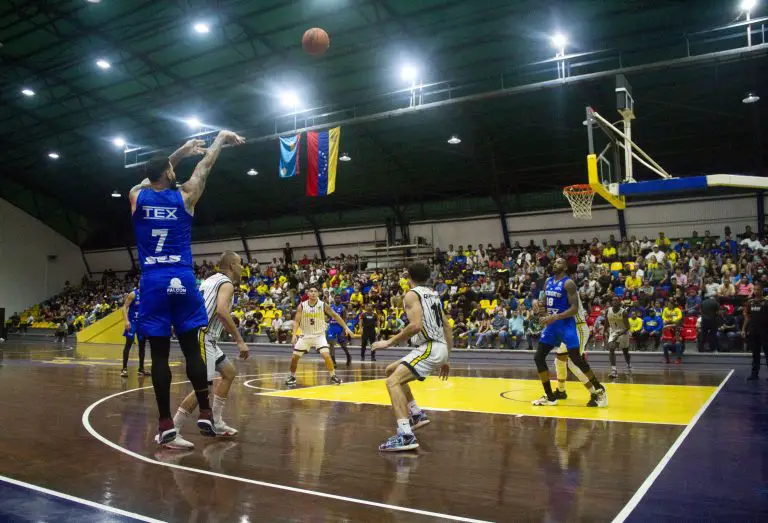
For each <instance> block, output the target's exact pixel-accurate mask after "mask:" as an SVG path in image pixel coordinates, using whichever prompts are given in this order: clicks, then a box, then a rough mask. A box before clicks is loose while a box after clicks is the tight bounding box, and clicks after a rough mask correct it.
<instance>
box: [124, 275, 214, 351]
mask: <svg viewBox="0 0 768 523" xmlns="http://www.w3.org/2000/svg"><path fill="white" fill-rule="evenodd" d="M139 288H140V289H141V307H140V309H139V325H138V332H139V334H141V335H142V336H170V335H171V326H173V328H174V329H175V330H176V334H177V335H179V334H183V333H185V332H188V331H191V330H192V329H195V328H197V327H205V326H207V325H208V315H207V314H206V312H205V304H204V303H203V296H202V294H200V291H199V290H198V289H197V282H196V281H195V275H194V273H193V272H192V269H188V268H171V269H168V268H163V269H156V270H152V271H147V272H144V273H143V274H142V276H141V282H140V284H139Z"/></svg>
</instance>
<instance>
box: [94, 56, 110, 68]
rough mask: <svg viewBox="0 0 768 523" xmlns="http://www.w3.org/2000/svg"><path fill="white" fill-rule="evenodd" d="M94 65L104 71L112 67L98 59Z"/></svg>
mask: <svg viewBox="0 0 768 523" xmlns="http://www.w3.org/2000/svg"><path fill="white" fill-rule="evenodd" d="M96 65H97V66H98V67H99V68H101V69H104V70H107V69H109V68H110V67H112V64H110V63H109V62H107V61H106V60H104V59H103V58H99V59H98V60H96Z"/></svg>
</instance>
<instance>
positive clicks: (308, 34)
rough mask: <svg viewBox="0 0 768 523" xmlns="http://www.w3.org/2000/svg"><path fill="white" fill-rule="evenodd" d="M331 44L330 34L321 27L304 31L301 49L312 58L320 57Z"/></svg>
mask: <svg viewBox="0 0 768 523" xmlns="http://www.w3.org/2000/svg"><path fill="white" fill-rule="evenodd" d="M330 43H331V40H330V39H329V38H328V33H326V32H325V31H324V30H322V29H320V28H319V27H313V28H312V29H307V30H306V31H304V36H302V37H301V47H302V48H303V49H304V52H305V53H307V54H311V55H312V56H320V55H321V54H323V53H325V51H326V50H327V49H328V46H329V45H330Z"/></svg>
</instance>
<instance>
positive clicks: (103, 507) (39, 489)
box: [0, 476, 163, 523]
mask: <svg viewBox="0 0 768 523" xmlns="http://www.w3.org/2000/svg"><path fill="white" fill-rule="evenodd" d="M0 481H5V482H6V483H10V484H12V485H16V486H17V487H24V488H28V489H30V490H34V491H37V492H42V493H43V494H48V495H49V496H53V497H56V498H61V499H66V500H67V501H73V502H75V503H80V504H81V505H86V506H88V507H93V508H97V509H99V510H103V511H105V512H111V513H113V514H119V515H121V516H126V517H129V518H133V519H135V520H138V521H149V522H151V523H163V521H162V520H160V519H154V518H150V517H147V516H142V515H141V514H136V513H135V512H128V511H127V510H120V509H119V508H115V507H110V506H109V505H102V504H101V503H96V502H95V501H88V500H87V499H83V498H78V497H75V496H70V495H69V494H64V493H63V492H58V491H56V490H50V489H47V488H43V487H38V486H37V485H32V484H31V483H24V482H23V481H19V480H16V479H12V478H9V477H7V476H0Z"/></svg>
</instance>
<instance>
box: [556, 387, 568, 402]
mask: <svg viewBox="0 0 768 523" xmlns="http://www.w3.org/2000/svg"><path fill="white" fill-rule="evenodd" d="M554 395H555V399H556V400H567V399H568V393H567V392H565V391H564V390H560V389H557V390H555V392H554Z"/></svg>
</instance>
